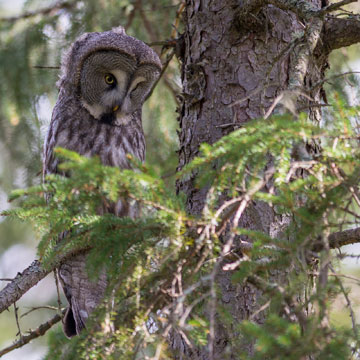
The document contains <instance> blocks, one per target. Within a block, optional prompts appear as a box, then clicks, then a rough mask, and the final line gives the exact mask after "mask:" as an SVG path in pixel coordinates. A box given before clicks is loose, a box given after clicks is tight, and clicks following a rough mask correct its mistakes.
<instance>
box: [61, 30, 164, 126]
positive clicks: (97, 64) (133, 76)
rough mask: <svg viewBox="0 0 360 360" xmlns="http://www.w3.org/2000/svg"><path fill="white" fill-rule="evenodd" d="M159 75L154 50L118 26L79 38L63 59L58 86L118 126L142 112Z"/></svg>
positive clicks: (97, 115)
mask: <svg viewBox="0 0 360 360" xmlns="http://www.w3.org/2000/svg"><path fill="white" fill-rule="evenodd" d="M160 72H161V62H160V59H159V57H158V55H157V54H156V53H155V51H153V50H152V49H151V48H150V47H149V46H147V45H146V44H144V43H143V42H142V41H140V40H138V39H135V38H133V37H131V36H128V35H127V34H126V33H125V30H124V29H123V28H122V27H119V28H115V29H113V30H111V31H106V32H102V33H98V32H94V33H86V34H84V35H82V36H81V37H80V38H78V39H77V40H76V41H75V42H74V43H73V44H72V46H71V47H70V49H69V50H68V52H67V53H66V55H65V56H64V58H63V61H62V66H61V77H60V80H59V82H58V86H59V88H60V91H61V90H63V91H66V92H67V93H68V95H69V93H71V95H74V96H76V98H77V99H78V100H79V101H80V102H81V104H82V106H83V107H84V108H85V109H86V110H87V111H88V112H89V113H90V114H91V116H93V117H94V118H95V119H97V120H101V121H106V122H108V121H114V122H115V123H116V124H117V123H124V122H126V121H128V120H129V119H130V118H131V115H132V114H133V113H134V112H136V111H137V110H140V109H141V107H142V105H143V103H144V101H145V100H146V98H147V96H148V95H149V93H150V90H151V88H152V86H153V85H154V83H155V81H156V80H157V79H158V77H159V75H160Z"/></svg>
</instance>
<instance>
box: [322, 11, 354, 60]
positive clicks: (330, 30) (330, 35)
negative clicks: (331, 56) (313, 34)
mask: <svg viewBox="0 0 360 360" xmlns="http://www.w3.org/2000/svg"><path fill="white" fill-rule="evenodd" d="M321 39H322V42H321V43H319V44H318V47H321V48H322V49H324V50H325V51H326V52H327V53H330V52H331V51H333V50H336V49H340V48H343V47H346V46H350V45H353V44H357V43H359V42H360V15H354V16H349V17H347V18H336V17H334V18H330V19H328V20H327V21H326V22H325V24H324V28H323V32H322V36H321ZM322 49H320V51H317V52H319V53H321V50H322Z"/></svg>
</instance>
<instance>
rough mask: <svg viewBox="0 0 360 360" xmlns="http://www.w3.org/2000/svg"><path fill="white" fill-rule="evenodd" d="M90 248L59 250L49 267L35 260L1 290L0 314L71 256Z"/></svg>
mask: <svg viewBox="0 0 360 360" xmlns="http://www.w3.org/2000/svg"><path fill="white" fill-rule="evenodd" d="M89 249H90V247H84V248H79V249H75V250H72V251H70V252H67V253H61V252H59V254H58V256H57V257H56V260H55V261H54V262H52V263H51V264H50V265H49V266H48V268H47V269H44V268H43V267H42V266H41V263H40V261H39V260H35V261H33V262H32V264H31V265H30V266H29V267H28V268H26V269H25V270H24V271H23V272H22V273H18V274H17V275H16V277H15V278H14V279H13V280H12V281H11V282H10V283H9V284H7V285H6V286H5V288H4V289H2V290H1V291H0V314H1V313H2V312H3V311H4V310H6V309H7V308H8V307H9V306H10V305H12V304H14V303H15V302H16V301H17V300H19V299H20V298H21V297H22V296H23V295H24V294H25V293H26V292H27V291H28V290H30V289H31V288H32V287H33V286H35V285H36V284H37V283H38V282H39V281H40V280H42V279H43V278H44V277H45V276H46V275H48V274H49V273H50V272H51V271H53V270H54V269H55V268H57V267H59V265H60V264H62V263H63V262H64V261H65V260H67V259H68V258H69V257H71V256H74V255H77V254H79V253H82V252H84V251H88V250H89Z"/></svg>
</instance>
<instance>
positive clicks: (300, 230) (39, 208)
mask: <svg viewBox="0 0 360 360" xmlns="http://www.w3.org/2000/svg"><path fill="white" fill-rule="evenodd" d="M355 2H356V1H351V0H344V1H339V2H337V3H332V4H328V3H327V1H320V0H311V1H310V0H309V1H297V2H294V1H288V0H279V1H278V0H276V1H273V0H268V1H266V0H256V1H239V0H212V1H210V0H209V1H197V0H196V1H190V0H186V1H184V2H181V3H180V4H179V3H173V2H172V1H170V0H168V1H165V0H164V1H148V2H146V3H145V2H142V1H141V0H140V1H139V0H137V1H127V0H125V1H114V2H112V1H109V2H97V1H89V2H82V1H64V2H58V3H55V4H52V5H49V6H44V7H41V8H38V7H37V8H36V10H34V9H31V8H29V9H27V10H25V12H24V13H23V15H21V16H19V17H14V18H6V19H2V22H1V31H2V38H1V39H2V40H1V41H2V43H4V46H3V47H2V49H1V53H0V59H2V60H0V61H1V65H2V66H1V69H2V70H1V71H2V72H3V74H4V75H5V73H7V71H8V70H7V69H8V67H9V64H10V63H11V61H12V56H16V54H15V53H16V52H18V53H21V56H22V58H23V59H24V60H23V61H25V62H27V63H26V64H25V63H21V64H20V65H21V66H22V69H23V72H24V74H27V75H26V76H30V75H29V74H30V73H31V72H33V71H34V70H35V69H34V68H33V66H34V65H35V66H39V64H40V65H41V66H43V67H47V69H46V72H40V70H41V71H45V69H36V71H37V74H40V73H41V74H42V75H41V76H42V77H44V78H43V81H41V82H39V85H38V86H39V87H41V89H39V90H38V91H39V93H41V92H44V91H46V87H50V86H51V85H50V84H51V83H52V81H53V80H54V76H52V75H51V73H50V71H51V69H49V68H48V67H49V66H55V67H56V66H57V64H58V61H59V53H57V54H56V55H55V56H54V53H51V51H49V49H50V48H51V42H50V41H49V40H50V38H51V39H53V38H54V34H57V33H56V31H57V27H58V26H60V25H61V24H63V23H64V22H65V19H66V21H67V23H68V24H69V25H66V26H68V29H67V32H66V34H64V33H63V34H61V33H60V35H59V38H60V39H61V41H64V43H69V42H71V40H72V39H73V38H74V37H75V35H76V34H78V33H79V32H83V31H94V30H105V29H107V28H109V27H111V26H115V25H118V23H117V21H118V19H119V18H121V19H123V24H122V25H125V26H126V27H127V30H128V32H130V33H131V34H132V35H135V36H137V37H139V38H141V39H142V40H145V41H147V42H148V43H149V44H150V45H152V46H154V47H155V48H156V49H157V50H158V51H159V53H160V54H161V56H162V60H163V63H164V71H163V75H162V79H161V81H160V83H159V84H158V86H157V88H156V89H155V90H154V92H153V95H152V97H151V98H150V103H149V111H147V112H146V116H147V117H148V119H150V123H154V124H156V125H155V128H157V129H158V131H157V132H156V133H155V134H154V129H153V128H151V127H149V128H148V134H149V136H148V138H149V141H148V149H149V151H150V156H149V159H148V162H147V163H145V164H139V163H137V162H136V160H134V159H130V160H131V161H133V164H134V167H135V168H136V171H131V170H119V169H115V168H111V167H105V166H103V165H101V163H100V162H99V160H98V159H96V158H93V159H88V158H83V157H81V156H79V155H78V154H76V153H72V152H70V151H67V150H64V149H58V150H57V153H58V156H59V157H60V158H61V159H62V160H63V162H62V165H61V167H62V169H64V170H66V171H67V173H69V174H71V176H69V177H66V178H64V177H61V176H57V175H52V176H49V177H48V179H47V182H46V183H45V184H39V183H37V182H36V181H35V182H32V181H31V182H29V184H30V185H33V186H30V187H28V188H27V189H19V190H16V191H13V192H12V195H11V197H10V200H12V201H17V202H18V203H17V206H16V207H13V208H12V209H10V210H6V211H3V212H2V214H3V216H7V217H9V218H17V219H21V220H24V221H26V222H30V223H32V224H33V226H34V227H35V229H36V231H37V234H38V235H39V238H41V241H40V242H39V247H38V254H39V259H38V260H37V261H35V262H34V263H33V264H32V265H31V266H30V267H28V268H27V269H26V270H24V272H23V273H21V274H19V275H18V276H17V277H16V278H15V279H14V280H13V281H10V282H9V283H8V284H7V286H6V287H4V288H3V289H2V290H1V291H0V309H1V312H2V311H4V310H5V309H6V308H8V307H9V306H11V305H13V304H15V303H16V301H17V300H18V299H19V298H21V296H22V295H24V293H25V292H26V291H27V290H28V289H29V288H31V287H32V286H34V285H35V284H36V283H37V282H38V281H40V280H41V279H42V278H44V277H45V276H46V275H47V274H48V273H50V272H51V271H53V270H54V269H56V267H57V266H58V265H59V264H60V263H61V262H62V261H63V260H64V259H66V258H68V257H69V256H72V255H73V254H75V253H77V252H79V251H83V250H84V249H86V250H88V251H89V254H90V256H89V259H88V267H89V273H90V274H91V276H93V277H96V276H97V275H98V270H99V269H102V268H103V267H106V269H107V272H108V274H109V289H108V292H107V295H106V297H105V299H104V302H103V304H102V306H100V308H99V309H98V311H96V312H95V313H94V315H93V316H92V317H91V319H90V322H89V324H88V325H87V328H86V331H83V332H82V333H81V335H80V336H78V337H76V338H74V339H72V340H71V341H67V340H66V339H65V338H64V336H63V335H62V334H61V332H60V331H53V332H52V333H51V335H50V340H49V353H48V355H47V359H183V360H185V359H190V360H195V359H196V360H200V359H202V360H205V359H206V360H208V359H209V360H215V359H220V358H221V359H349V358H357V357H358V356H359V350H358V349H359V344H360V338H359V333H358V323H357V322H356V315H355V312H354V310H353V307H352V304H351V301H350V299H349V296H348V291H347V290H346V289H345V287H344V285H343V281H342V280H343V279H342V274H340V273H339V272H338V262H339V261H340V260H341V259H342V258H343V257H344V256H345V254H343V253H341V251H340V250H339V249H341V247H342V246H343V245H346V244H350V243H357V242H360V229H359V228H358V227H357V225H356V224H357V222H358V221H357V219H358V217H359V215H358V213H359V206H360V200H359V195H358V191H359V189H358V183H359V170H360V169H359V158H360V152H359V146H358V133H357V131H358V130H357V125H358V120H359V106H353V104H351V103H350V102H349V97H348V90H347V89H346V88H344V86H342V85H338V84H341V82H339V83H335V85H333V86H332V87H329V88H327V92H325V89H324V85H325V84H326V83H327V82H329V81H333V82H334V81H340V80H341V79H343V78H344V77H350V78H351V80H352V82H353V83H356V81H357V80H356V77H355V76H354V74H336V75H333V76H332V77H331V75H329V73H327V69H328V67H329V55H330V53H331V52H332V51H334V50H335V49H338V48H342V47H345V46H349V45H352V44H356V43H358V42H359V41H360V31H359V30H360V20H359V14H358V13H356V12H354V13H352V12H350V11H349V8H345V9H344V6H346V5H348V4H351V3H355ZM44 3H45V2H44ZM45 5H46V4H45ZM27 6H31V1H30V2H28V3H27ZM39 9H40V10H39ZM353 10H354V11H358V10H359V9H358V8H356V7H355V8H354V9H353ZM165 11H166V12H168V13H169V16H164V15H163V14H164V12H165ZM170 15H171V16H170ZM29 19H30V20H29ZM79 19H80V20H81V21H80V20H79ZM19 23H21V24H22V26H24V27H25V29H21V30H19V31H18V33H16V34H17V35H16V36H15V37H14V35H13V33H12V31H13V32H15V30H14V29H15V28H16V26H19V25H17V24H19ZM29 39H31V41H30V40H29ZM15 40H16V41H15ZM58 41H59V42H60V40H59V39H58ZM35 54H37V55H35ZM39 54H40V55H39ZM25 59H26V60H25ZM34 59H35V60H34ZM35 62H36V63H35ZM43 64H45V65H43ZM54 64H55V65H54ZM20 65H19V66H20ZM330 65H331V63H330ZM54 71H56V69H55V70H54ZM7 76H8V77H9V78H10V79H13V78H12V76H14V74H13V73H11V72H10V70H9V73H8V74H7ZM39 76H40V75H39ZM179 76H180V78H181V84H182V85H181V86H182V90H181V91H180V90H179V89H178V85H177V84H178V81H177V78H178V77H179ZM5 78H6V77H5ZM15 84H16V82H15V81H14V87H11V89H12V91H13V93H11V92H7V91H6V89H5V87H4V86H3V87H0V91H1V94H2V95H3V96H2V100H1V101H2V102H1V108H0V111H2V116H3V117H4V118H10V120H11V116H14V114H12V115H11V111H10V110H9V109H11V106H13V107H16V108H17V109H19V110H18V111H19V112H21V111H22V112H23V114H28V113H29V112H30V111H31V106H35V105H34V104H35V103H34V98H31V94H30V93H31V91H30V90H25V89H23V88H21V89H19V88H16V86H15ZM0 86H1V85H0ZM356 86H358V84H357V85H356ZM359 88H360V87H357V90H356V91H357V94H359ZM19 91H20V93H21V91H29V94H23V96H22V98H18V95H19ZM170 101H175V102H176V103H177V104H178V120H179V125H180V131H179V151H178V165H177V169H176V173H175V171H174V170H175V167H176V165H175V163H174V161H173V160H174V156H173V154H172V155H170V156H166V154H167V153H168V154H169V153H170V150H169V149H171V146H172V144H171V143H167V144H166V146H165V147H164V148H163V149H164V154H165V155H164V154H160V153H159V151H157V149H158V146H159V144H160V143H161V142H162V141H161V140H159V139H162V137H163V138H164V139H166V137H167V136H168V134H167V132H166V128H164V127H163V126H162V125H163V121H164V120H163V119H164V118H163V117H162V116H161V115H160V114H161V112H162V110H163V109H164V108H166V110H164V111H165V114H166V115H168V114H170V113H171V110H170V108H171V106H169V103H168V102H170ZM22 102H23V103H22ZM169 116H171V114H170V115H169ZM13 119H14V117H13ZM14 121H15V120H14ZM19 121H21V124H24V125H22V126H23V127H24V128H25V129H27V128H26V126H25V125H26V124H28V127H29V128H31V129H32V128H33V127H31V124H33V123H31V122H30V120H26V119H19ZM151 121H152V122H151ZM1 124H2V122H0V125H1ZM1 126H3V125H1ZM153 127H154V126H153ZM171 130H172V129H171ZM26 131H27V130H26ZM14 136H15V135H14ZM17 136H19V137H20V136H23V135H21V134H19V135H17ZM33 138H34V139H35V138H36V139H37V141H39V134H38V135H36V134H34V136H33ZM33 138H31V139H30V140H31V141H34V142H35V140H33ZM19 141H20V138H19ZM8 147H9V152H10V153H11V151H14V148H13V145H11V144H8ZM38 148H40V146H39V147H38ZM38 148H37V149H38ZM151 148H152V149H151ZM37 158H39V155H38V154H37ZM171 170H172V171H171ZM169 171H170V172H169ZM29 174H31V173H30V172H29ZM169 174H170V175H169ZM175 183H176V184H175ZM44 193H47V194H48V195H49V196H48V198H49V201H48V202H45V200H44V196H43V195H44ZM119 196H122V197H128V198H129V199H132V200H134V201H138V202H139V203H141V205H142V216H141V217H140V218H138V219H136V220H134V219H130V218H117V217H115V216H113V215H111V214H106V215H102V216H101V215H97V214H96V208H97V207H98V206H99V204H101V203H103V202H104V201H109V202H111V201H115V200H116V199H117V198H118V197H119ZM70 228H71V229H72V232H71V235H70V236H69V238H68V239H66V241H64V242H61V243H59V244H58V243H57V241H56V234H58V233H60V232H61V231H64V230H67V229H70ZM339 294H340V295H342V296H344V297H345V299H346V301H347V304H348V307H349V314H350V317H351V320H352V326H351V327H350V328H338V327H335V326H334V324H332V322H331V321H330V320H329V312H330V308H331V304H332V303H333V301H334V298H335V297H336V296H337V295H339ZM61 316H62V309H61V306H59V309H58V313H57V315H56V316H55V317H53V318H52V319H50V320H49V321H47V322H46V323H43V324H42V325H41V326H40V327H39V328H38V329H37V330H36V331H32V332H30V333H29V334H27V335H21V334H20V338H19V339H18V340H17V341H16V342H15V344H14V345H13V346H10V347H8V348H6V349H4V350H0V355H3V354H5V353H7V352H9V351H12V350H13V349H14V348H17V347H20V346H23V345H25V344H27V343H28V342H29V341H30V340H32V339H34V338H36V337H38V336H40V335H43V334H44V333H45V332H46V331H47V330H49V329H50V328H51V327H52V326H53V325H54V324H56V323H58V322H59V321H60V320H61ZM99 324H100V325H101V326H99Z"/></svg>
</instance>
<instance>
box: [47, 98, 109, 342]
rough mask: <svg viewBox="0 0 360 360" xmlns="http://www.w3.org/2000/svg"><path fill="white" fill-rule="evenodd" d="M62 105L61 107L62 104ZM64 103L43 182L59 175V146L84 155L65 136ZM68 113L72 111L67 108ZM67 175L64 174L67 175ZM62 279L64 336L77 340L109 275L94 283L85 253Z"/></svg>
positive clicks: (54, 122) (62, 270)
mask: <svg viewBox="0 0 360 360" xmlns="http://www.w3.org/2000/svg"><path fill="white" fill-rule="evenodd" d="M59 102H60V103H59ZM63 106H64V104H61V99H60V100H59V101H58V103H57V105H56V106H55V108H54V111H53V115H52V119H51V123H50V127H49V130H48V134H47V137H46V141H45V145H44V157H43V178H44V181H45V176H46V175H48V174H53V173H59V170H58V163H59V161H58V159H57V158H56V157H55V156H54V148H55V147H57V146H61V147H64V148H66V147H70V150H74V151H77V152H79V153H81V152H82V151H81V149H80V148H78V149H77V148H74V147H73V146H67V144H66V141H65V139H66V136H64V132H65V131H68V129H66V123H67V122H68V121H69V120H71V119H69V117H71V116H72V115H73V114H69V113H67V112H64V111H61V110H60V109H59V108H61V107H63ZM65 108H67V109H68V107H65ZM63 175H64V174H63ZM70 231H71V230H69V231H65V232H63V233H61V234H59V236H58V241H66V237H67V236H68V235H69V232H70ZM58 274H59V279H60V282H61V285H62V287H63V290H64V293H65V296H66V298H67V300H68V303H69V306H68V309H67V311H66V314H65V316H64V319H63V329H64V333H65V335H66V336H68V337H72V336H75V335H77V334H79V333H80V331H81V330H82V329H83V328H84V327H85V323H86V320H87V318H88V317H89V315H90V313H91V312H92V311H93V310H94V308H95V307H96V306H97V305H98V304H99V303H100V301H101V299H102V298H103V296H104V293H105V289H106V286H107V280H106V274H105V271H102V272H101V273H100V275H99V277H98V279H96V280H90V279H89V276H88V272H87V269H86V253H85V252H84V253H81V254H78V255H76V256H73V257H72V258H70V259H68V260H66V261H65V262H64V263H63V264H61V265H60V267H59V269H58Z"/></svg>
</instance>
